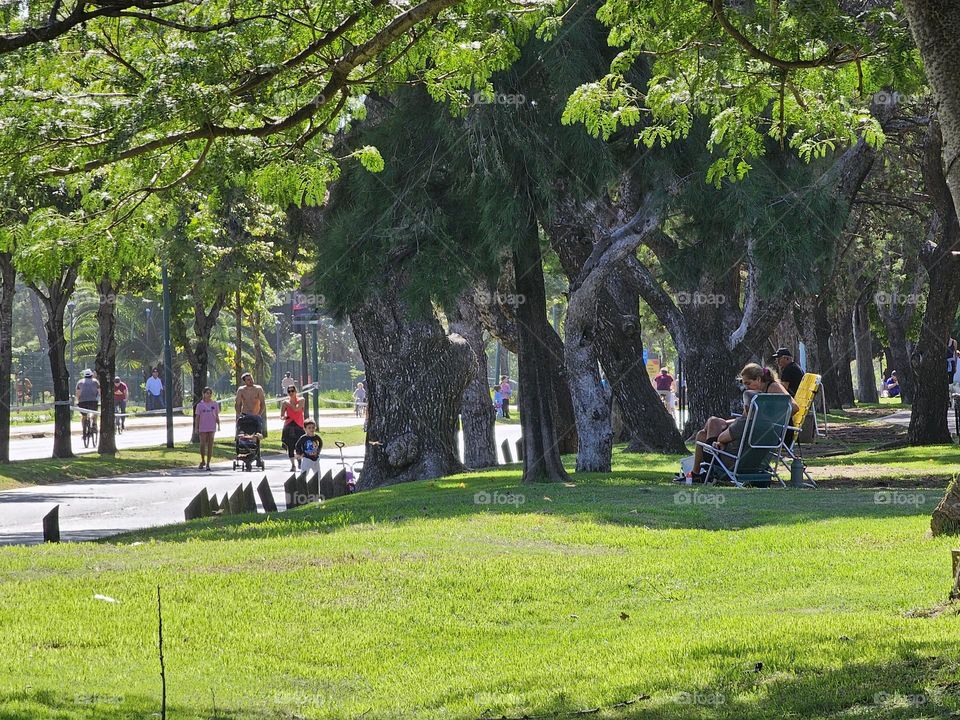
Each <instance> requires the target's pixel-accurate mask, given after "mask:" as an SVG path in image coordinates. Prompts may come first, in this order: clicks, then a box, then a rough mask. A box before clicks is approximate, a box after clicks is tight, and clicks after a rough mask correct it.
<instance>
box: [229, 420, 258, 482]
mask: <svg viewBox="0 0 960 720" xmlns="http://www.w3.org/2000/svg"><path fill="white" fill-rule="evenodd" d="M260 432H261V431H260V418H259V417H257V416H256V415H241V416H240V417H238V418H237V432H236V453H237V456H236V457H235V458H234V460H233V469H234V470H236V469H237V468H238V467H240V466H241V465H242V466H243V470H244V472H250V471H251V470H252V469H253V465H254V463H256V465H257V467H258V468H260V469H261V470H263V458H261V457H260V438H261V437H262V435H261V434H260Z"/></svg>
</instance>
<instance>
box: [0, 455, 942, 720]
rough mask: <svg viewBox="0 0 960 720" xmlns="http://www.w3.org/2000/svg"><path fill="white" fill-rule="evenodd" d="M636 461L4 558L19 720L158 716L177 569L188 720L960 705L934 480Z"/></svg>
mask: <svg viewBox="0 0 960 720" xmlns="http://www.w3.org/2000/svg"><path fill="white" fill-rule="evenodd" d="M615 460H616V463H617V465H616V468H615V471H614V472H613V473H611V474H609V475H605V476H596V475H594V476H588V475H579V476H576V478H575V482H574V483H573V484H572V485H570V486H564V485H537V486H520V485H518V472H517V470H516V468H506V469H498V470H495V471H490V472H482V473H473V474H468V475H462V476H455V477H452V478H446V479H444V480H441V481H433V482H420V483H413V484H408V485H404V486H398V487H390V488H384V489H381V490H378V491H375V492H369V493H361V494H358V495H354V496H349V497H345V498H339V499H336V500H333V501H330V502H328V503H326V504H325V505H323V506H315V507H311V508H301V509H298V510H295V511H291V512H288V513H281V514H279V515H273V516H271V517H269V518H267V517H265V516H262V515H261V516H256V517H254V516H246V517H228V518H223V519H216V520H204V521H198V522H195V523H193V524H191V525H189V526H177V527H170V528H164V529H160V530H153V531H149V532H141V533H138V534H134V535H128V536H122V537H119V538H115V539H114V540H112V541H111V542H103V543H99V544H83V545H63V546H46V547H33V548H3V549H0V637H2V638H3V639H4V643H3V647H4V652H3V653H2V654H0V719H2V720H12V719H13V718H17V719H20V718H57V719H58V720H67V719H70V720H73V719H77V720H79V719H81V718H83V719H87V718H90V719H93V718H96V719H98V720H99V719H101V718H103V719H106V720H114V719H120V718H130V719H132V718H138V719H139V718H145V717H151V716H154V715H155V714H156V713H157V712H158V711H159V698H160V687H159V674H158V662H157V652H156V595H155V593H156V586H157V585H158V584H159V585H161V586H162V588H163V617H164V652H165V658H166V674H167V683H168V686H167V697H168V703H169V707H168V713H169V715H168V717H171V718H177V719H178V720H180V719H184V720H186V719H190V720H200V719H204V720H209V719H211V718H219V719H226V718H230V719H235V720H241V719H242V720H247V719H249V720H265V719H267V718H330V719H333V718H359V717H363V718H391V719H393V718H456V719H461V718H463V719H468V718H480V717H501V716H507V717H523V716H527V715H535V716H547V717H563V716H564V714H567V713H572V712H575V711H579V710H585V709H590V708H597V707H602V708H607V709H603V710H601V711H600V712H599V713H597V714H596V715H593V717H601V718H628V717H629V718H649V719H650V720H653V719H660V718H667V719H668V720H670V719H676V720H680V719H681V718H683V719H686V718H705V719H706V718H710V719H714V718H716V719H721V718H722V719H729V720H740V719H747V720H753V719H755V720H759V719H761V718H764V719H767V718H769V719H770V720H773V719H775V718H776V719H778V720H779V719H780V718H837V719H838V720H839V719H841V718H844V719H846V718H904V719H905V718H921V717H923V718H932V717H944V718H945V717H950V716H951V713H953V712H957V711H960V695H958V692H960V690H958V688H960V670H958V668H960V646H958V645H957V643H956V637H957V631H958V624H960V618H958V616H957V612H956V610H955V609H954V608H953V607H946V606H943V605H942V602H943V601H944V599H945V597H946V594H947V591H948V589H949V586H950V584H951V583H950V555H949V550H950V549H951V548H952V547H954V546H955V545H956V544H957V541H956V539H949V538H948V539H944V538H936V539H931V538H929V537H927V530H928V527H929V514H930V511H931V510H932V503H933V502H935V501H936V500H937V499H939V498H938V497H937V493H933V494H932V495H931V497H930V498H929V500H928V501H926V502H925V503H918V502H889V501H883V500H882V499H878V496H877V495H876V493H874V492H871V491H865V490H854V489H843V490H819V491H796V490H736V489H722V490H717V489H702V488H701V489H698V490H693V489H690V488H686V487H678V486H674V485H672V484H670V483H668V482H665V480H664V478H665V476H666V475H667V474H669V473H670V472H671V471H672V470H673V468H674V465H675V459H673V458H666V457H663V456H651V455H645V456H629V455H623V454H621V453H617V454H616V455H615ZM918 492H920V491H918ZM913 495H916V493H914V494H913ZM914 500H916V498H914ZM97 594H100V595H104V596H108V597H110V598H114V599H115V600H116V601H117V602H108V601H103V600H97V599H95V597H94V596H95V595H97ZM641 697H642V698H644V699H642V700H638V701H637V702H636V703H634V704H632V705H629V706H624V707H621V708H611V707H610V706H613V705H615V704H617V703H620V702H622V701H626V700H630V699H634V698H641Z"/></svg>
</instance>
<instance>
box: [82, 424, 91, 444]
mask: <svg viewBox="0 0 960 720" xmlns="http://www.w3.org/2000/svg"><path fill="white" fill-rule="evenodd" d="M83 446H84V447H85V448H86V447H90V428H89V427H88V426H87V425H84V426H83Z"/></svg>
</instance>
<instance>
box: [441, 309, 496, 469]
mask: <svg viewBox="0 0 960 720" xmlns="http://www.w3.org/2000/svg"><path fill="white" fill-rule="evenodd" d="M449 320H450V332H451V333H454V334H457V335H459V336H460V337H462V338H463V339H464V340H466V341H467V344H469V345H470V348H471V349H472V350H473V354H474V355H475V356H476V358H477V371H476V374H475V375H474V377H473V380H471V381H470V383H469V384H468V385H467V389H466V390H464V391H463V402H462V405H461V408H460V424H461V427H462V428H463V463H464V465H466V466H467V467H469V468H483V467H490V466H492V465H496V464H497V438H496V434H495V432H494V423H495V422H496V419H497V417H496V411H495V410H494V409H493V401H492V399H491V397H490V387H489V385H488V384H487V383H488V382H489V378H488V377H487V350H486V347H485V343H484V341H483V326H482V325H481V324H480V317H479V315H478V314H477V307H476V305H475V304H474V297H473V290H470V291H467V292H465V293H463V294H461V295H460V297H459V298H458V299H457V305H456V307H455V308H453V309H452V310H451V311H450V315H449ZM498 380H499V378H498Z"/></svg>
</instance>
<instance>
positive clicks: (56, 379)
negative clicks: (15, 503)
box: [28, 268, 77, 458]
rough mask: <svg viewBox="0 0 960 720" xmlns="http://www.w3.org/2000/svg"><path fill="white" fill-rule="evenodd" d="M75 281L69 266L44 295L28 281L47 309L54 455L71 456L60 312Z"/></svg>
mask: <svg viewBox="0 0 960 720" xmlns="http://www.w3.org/2000/svg"><path fill="white" fill-rule="evenodd" d="M76 283H77V270H76V268H69V269H67V270H66V272H65V273H64V274H63V275H62V276H61V277H59V278H57V280H55V281H54V282H52V283H49V284H48V285H47V294H46V295H45V294H43V292H41V290H40V288H39V286H38V285H37V284H35V283H32V282H31V283H28V284H29V285H30V287H31V288H32V289H33V291H34V292H35V293H36V294H37V297H39V298H40V301H41V302H42V303H43V304H44V306H45V307H46V310H47V318H46V321H45V322H44V329H45V330H46V335H47V346H48V348H49V349H48V350H47V358H48V359H49V361H50V374H51V375H52V376H53V402H54V407H53V457H55V458H71V457H73V447H72V445H71V442H70V418H71V411H70V389H71V388H70V373H69V371H68V370H67V361H66V346H67V343H66V338H65V337H64V333H63V313H64V311H65V310H66V307H67V303H68V302H69V300H70V296H71V295H72V294H73V290H74V287H75V286H76Z"/></svg>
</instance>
